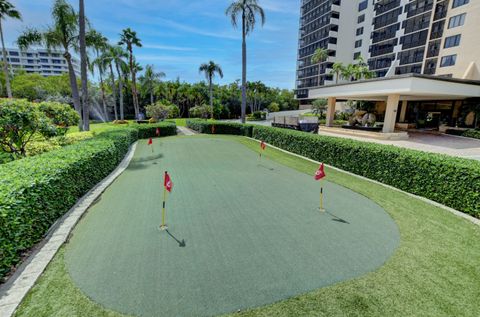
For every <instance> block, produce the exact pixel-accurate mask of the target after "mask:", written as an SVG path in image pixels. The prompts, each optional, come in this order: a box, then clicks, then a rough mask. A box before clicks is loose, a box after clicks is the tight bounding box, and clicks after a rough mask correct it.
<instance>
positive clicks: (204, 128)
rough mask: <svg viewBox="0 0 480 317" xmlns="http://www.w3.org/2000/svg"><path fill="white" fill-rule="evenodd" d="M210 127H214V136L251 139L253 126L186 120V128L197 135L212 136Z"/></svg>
mask: <svg viewBox="0 0 480 317" xmlns="http://www.w3.org/2000/svg"><path fill="white" fill-rule="evenodd" d="M212 126H215V129H214V134H233V135H244V136H248V137H251V136H252V132H253V127H254V125H251V124H241V123H235V122H215V121H207V120H201V119H192V120H187V127H189V128H190V129H192V130H195V131H197V132H199V133H205V134H212V132H213V130H212Z"/></svg>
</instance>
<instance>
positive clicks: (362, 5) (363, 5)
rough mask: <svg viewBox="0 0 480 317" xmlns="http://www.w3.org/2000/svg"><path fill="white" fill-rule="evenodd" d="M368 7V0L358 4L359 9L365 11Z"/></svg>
mask: <svg viewBox="0 0 480 317" xmlns="http://www.w3.org/2000/svg"><path fill="white" fill-rule="evenodd" d="M367 7H368V0H365V1H362V2H360V3H359V4H358V11H363V10H365V9H366V8H367Z"/></svg>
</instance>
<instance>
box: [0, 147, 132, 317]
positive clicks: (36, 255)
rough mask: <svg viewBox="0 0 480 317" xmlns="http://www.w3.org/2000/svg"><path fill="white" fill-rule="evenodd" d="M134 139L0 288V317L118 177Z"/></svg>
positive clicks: (9, 313)
mask: <svg viewBox="0 0 480 317" xmlns="http://www.w3.org/2000/svg"><path fill="white" fill-rule="evenodd" d="M137 144H138V141H137V142H135V143H133V144H132V145H131V146H130V149H129V150H128V153H127V155H125V157H124V159H123V160H122V162H120V164H119V165H118V166H117V168H116V169H115V170H114V171H113V172H111V173H110V175H108V176H107V177H106V178H104V179H103V180H102V181H101V182H100V183H98V184H97V185H95V187H93V188H92V189H91V190H89V191H88V192H87V193H86V194H85V195H84V196H83V197H82V198H80V199H79V200H78V201H77V203H76V204H75V205H74V206H73V207H72V208H71V209H70V210H69V211H68V212H67V213H66V214H65V215H64V216H63V217H62V218H60V219H59V220H57V222H56V223H54V224H53V226H52V227H51V228H50V230H49V232H48V233H47V236H46V237H45V238H44V239H43V241H42V242H40V244H39V245H37V248H36V250H34V251H33V253H32V254H31V255H30V256H29V257H28V258H27V259H26V260H25V261H24V262H23V264H21V265H20V267H19V268H18V270H17V271H16V272H15V273H14V274H13V275H12V276H11V277H10V278H9V280H8V281H7V282H6V283H5V284H4V285H2V287H0V316H2V317H10V316H12V315H13V314H14V313H15V310H16V309H17V308H18V306H19V305H20V303H21V302H22V300H23V299H24V298H25V296H26V295H27V293H28V291H30V289H31V288H32V287H33V286H34V285H35V282H36V281H37V279H38V278H39V277H40V275H41V274H42V273H43V272H44V270H45V268H46V267H47V265H48V264H49V263H50V262H51V261H52V259H53V257H54V256H55V254H56V253H57V251H58V249H60V247H61V246H62V245H63V244H64V243H65V242H66V241H67V239H68V236H69V235H70V232H71V231H72V229H73V228H74V227H75V225H76V224H77V223H78V221H79V220H80V219H81V218H82V216H83V214H84V213H85V212H86V211H87V210H88V208H89V207H90V206H91V205H92V203H93V202H94V201H95V200H96V199H97V198H98V197H99V196H100V195H101V194H102V193H103V192H104V191H105V189H107V187H108V186H110V185H111V184H112V183H113V181H114V180H115V179H116V178H117V177H118V176H120V175H121V174H122V173H123V172H124V171H125V169H126V168H127V167H128V165H129V164H130V161H131V160H132V158H133V155H134V153H135V149H136V147H137Z"/></svg>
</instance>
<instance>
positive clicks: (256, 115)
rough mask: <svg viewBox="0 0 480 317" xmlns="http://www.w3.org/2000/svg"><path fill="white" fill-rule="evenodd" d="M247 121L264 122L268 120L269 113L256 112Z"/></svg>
mask: <svg viewBox="0 0 480 317" xmlns="http://www.w3.org/2000/svg"><path fill="white" fill-rule="evenodd" d="M247 119H248V120H250V121H262V120H266V119H267V113H266V112H262V111H255V112H254V113H252V114H250V115H248V116H247Z"/></svg>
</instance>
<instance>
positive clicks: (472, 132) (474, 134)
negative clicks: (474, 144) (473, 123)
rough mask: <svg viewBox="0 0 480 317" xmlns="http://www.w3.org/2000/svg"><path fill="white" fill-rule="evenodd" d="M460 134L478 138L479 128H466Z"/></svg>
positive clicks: (479, 136)
mask: <svg viewBox="0 0 480 317" xmlns="http://www.w3.org/2000/svg"><path fill="white" fill-rule="evenodd" d="M462 136H464V137H467V138H472V139H480V130H467V131H465V132H463V133H462Z"/></svg>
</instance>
